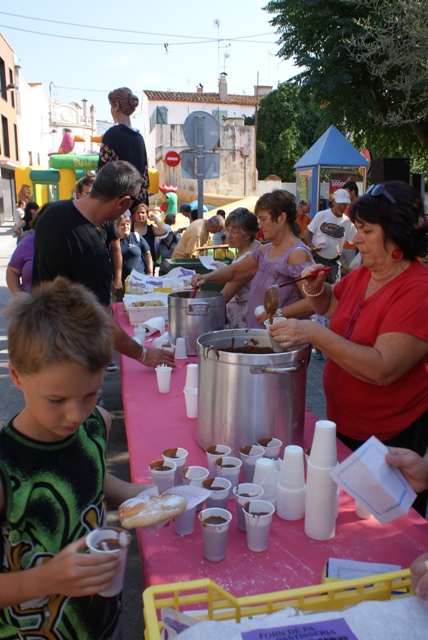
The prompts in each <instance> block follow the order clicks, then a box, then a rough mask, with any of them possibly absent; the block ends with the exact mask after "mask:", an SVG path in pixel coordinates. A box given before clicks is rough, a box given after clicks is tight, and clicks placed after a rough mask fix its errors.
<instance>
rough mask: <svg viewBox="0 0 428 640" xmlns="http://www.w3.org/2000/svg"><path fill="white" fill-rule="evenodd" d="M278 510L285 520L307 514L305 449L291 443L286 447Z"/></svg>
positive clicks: (278, 496)
mask: <svg viewBox="0 0 428 640" xmlns="http://www.w3.org/2000/svg"><path fill="white" fill-rule="evenodd" d="M277 491H278V493H277V504H276V512H277V514H278V515H279V517H280V518H283V519H284V520H300V519H301V518H303V516H304V515H305V493H306V485H305V469H304V464H303V449H302V447H298V446H297V445H294V444H290V445H288V447H285V449H284V462H283V464H282V466H281V473H280V476H279V482H278V489H277Z"/></svg>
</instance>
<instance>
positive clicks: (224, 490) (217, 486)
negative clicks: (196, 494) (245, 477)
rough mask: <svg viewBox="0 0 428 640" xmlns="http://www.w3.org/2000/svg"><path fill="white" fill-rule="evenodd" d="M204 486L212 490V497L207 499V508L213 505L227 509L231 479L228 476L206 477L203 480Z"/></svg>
mask: <svg viewBox="0 0 428 640" xmlns="http://www.w3.org/2000/svg"><path fill="white" fill-rule="evenodd" d="M202 486H203V487H204V489H208V490H209V491H211V495H210V497H209V498H206V500H205V507H206V508H207V509H209V508H211V507H217V508H219V509H226V507H227V502H228V500H229V492H230V489H231V487H232V483H231V482H230V480H228V479H227V478H206V479H205V480H203V481H202Z"/></svg>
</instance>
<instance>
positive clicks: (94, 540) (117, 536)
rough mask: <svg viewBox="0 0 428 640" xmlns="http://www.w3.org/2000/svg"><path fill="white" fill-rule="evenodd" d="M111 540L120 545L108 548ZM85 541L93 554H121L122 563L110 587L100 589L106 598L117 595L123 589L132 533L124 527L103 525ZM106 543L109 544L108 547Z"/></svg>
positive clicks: (89, 534) (101, 594)
mask: <svg viewBox="0 0 428 640" xmlns="http://www.w3.org/2000/svg"><path fill="white" fill-rule="evenodd" d="M109 540H110V541H111V540H114V541H116V544H117V545H119V547H118V548H117V547H116V548H108V547H110V546H111V543H110V544H109V543H108V542H107V541H109ZM85 542H86V546H87V547H88V550H89V553H91V554H95V555H99V554H102V555H105V554H109V555H115V556H119V558H120V565H119V567H118V570H117V573H116V575H115V577H114V578H113V581H112V583H111V585H110V587H108V589H106V590H105V591H100V593H99V595H100V596H104V597H105V598H111V596H116V595H117V594H118V593H120V592H121V591H122V589H123V581H124V578H125V569H126V558H127V555H128V547H129V543H130V542H131V536H130V534H129V533H128V532H127V531H125V530H124V529H119V528H118V527H101V528H100V529H94V530H93V531H91V532H90V533H88V535H87V536H86V539H85ZM103 542H104V544H103ZM105 545H107V548H106V546H105Z"/></svg>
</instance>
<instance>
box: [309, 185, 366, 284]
mask: <svg viewBox="0 0 428 640" xmlns="http://www.w3.org/2000/svg"><path fill="white" fill-rule="evenodd" d="M350 203H351V198H350V197H349V193H348V191H346V190H345V189H337V190H336V191H335V192H334V193H333V203H332V205H331V207H330V208H329V209H325V210H324V211H319V212H318V213H317V214H316V216H315V217H314V218H313V220H312V221H311V222H310V224H309V225H308V228H307V229H306V231H305V233H304V235H303V240H304V242H306V244H307V245H308V246H309V248H310V249H312V250H315V251H314V260H315V262H318V263H319V264H323V265H326V266H328V267H331V272H330V274H329V276H330V278H329V281H330V282H336V281H337V280H339V278H340V270H339V263H338V260H339V257H340V256H341V254H342V250H343V245H344V243H345V242H346V241H348V242H352V240H353V239H354V236H355V234H356V233H357V230H356V229H355V227H354V225H353V224H352V222H351V221H350V219H349V218H348V217H347V216H345V210H346V206H347V205H348V204H350ZM318 245H321V247H320V249H319V250H317V246H318Z"/></svg>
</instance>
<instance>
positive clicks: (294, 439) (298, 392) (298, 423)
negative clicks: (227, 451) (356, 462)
mask: <svg viewBox="0 0 428 640" xmlns="http://www.w3.org/2000/svg"><path fill="white" fill-rule="evenodd" d="M242 347H243V348H244V349H245V348H246V349H248V348H250V349H251V347H254V350H256V349H257V348H264V347H266V348H268V350H269V349H270V350H271V343H270V339H269V336H268V334H267V331H266V330H265V329H234V330H230V331H216V332H212V333H207V334H205V335H202V336H200V338H199V339H198V355H199V394H198V395H199V400H198V402H199V409H198V418H199V433H198V440H199V444H200V445H201V447H202V448H204V449H206V448H207V447H208V446H210V445H212V444H216V443H219V444H226V445H229V447H231V448H232V451H233V452H234V454H237V452H238V451H239V448H240V447H241V446H243V445H248V444H255V443H256V442H257V440H258V439H259V438H264V437H275V438H279V439H280V440H282V442H283V443H284V445H289V444H298V445H300V446H302V444H303V429H304V422H305V396H306V369H307V360H308V353H309V347H308V345H304V346H302V347H297V348H295V349H288V350H287V351H284V352H282V353H273V352H272V353H265V354H261V353H236V352H234V353H231V352H227V351H223V350H222V349H224V348H234V349H240V348H242Z"/></svg>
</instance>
